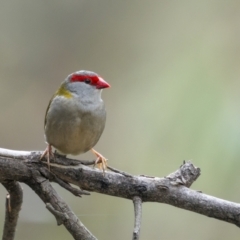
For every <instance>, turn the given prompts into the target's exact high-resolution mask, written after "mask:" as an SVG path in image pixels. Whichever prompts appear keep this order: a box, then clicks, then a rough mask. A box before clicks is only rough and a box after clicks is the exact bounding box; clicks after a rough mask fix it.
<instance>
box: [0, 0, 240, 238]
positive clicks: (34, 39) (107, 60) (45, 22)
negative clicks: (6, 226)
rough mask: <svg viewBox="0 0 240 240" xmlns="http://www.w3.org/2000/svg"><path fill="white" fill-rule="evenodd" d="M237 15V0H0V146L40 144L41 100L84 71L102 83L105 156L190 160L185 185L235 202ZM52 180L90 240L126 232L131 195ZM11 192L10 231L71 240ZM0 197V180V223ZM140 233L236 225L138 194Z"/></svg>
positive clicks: (212, 230) (216, 230)
mask: <svg viewBox="0 0 240 240" xmlns="http://www.w3.org/2000/svg"><path fill="white" fill-rule="evenodd" d="M239 23H240V2H239V1H231V0H229V1H219V0H218V1H216V0H213V1H206V0H203V1H177V0H173V1H157V0H155V1H143V0H138V1H136V0H134V1H107V0H102V1H97V0H93V1H89V0H88V1H80V0H78V1H76V0H75V1H63V0H60V1H30V0H21V1H17V0H12V1H3V0H2V1H1V5H0V30H1V34H0V83H1V85H0V86H1V87H0V109H1V118H0V125H1V127H0V136H1V138H0V147H4V148H10V149H19V150H44V149H45V147H46V145H45V142H44V137H43V119H44V114H45V110H46V107H47V104H48V101H49V99H50V98H51V96H52V94H53V93H54V91H55V90H56V89H57V88H58V86H59V84H60V82H62V81H63V79H64V78H65V77H66V76H67V75H68V74H70V73H71V72H74V71H76V70H80V69H87V70H92V71H95V72H97V73H99V74H100V75H101V76H102V77H103V78H104V79H105V80H106V81H107V82H109V83H110V84H111V86H112V87H111V88H110V89H107V90H104V92H103V98H104V100H105V103H106V107H107V111H108V117H107V124H106V128H105V131H104V134H103V135H102V137H101V139H100V141H99V143H98V144H97V146H96V149H97V150H98V151H100V152H101V153H102V154H103V155H104V156H106V157H107V158H108V159H109V165H111V166H114V167H116V168H119V169H121V170H124V171H127V172H129V173H132V174H146V175H153V176H159V177H161V176H166V175H168V174H169V173H171V172H173V171H175V170H176V169H177V168H178V167H179V166H180V165H181V163H182V161H183V160H189V159H191V160H192V161H193V163H194V164H195V165H196V166H198V167H200V168H201V170H202V175H201V177H200V178H199V179H198V180H197V182H196V183H194V185H193V186H192V188H193V189H197V190H202V191H203V192H205V193H207V194H210V195H214V196H216V197H219V198H224V199H227V200H230V201H235V202H239V201H240V178H239V169H240V161H239V159H240V147H239V146H240V125H239V122H240V109H239V103H240V81H239V80H240V67H239V64H240V24H239ZM78 158H79V159H93V155H91V154H90V153H88V154H85V155H82V156H78ZM54 186H55V187H56V189H57V191H58V192H59V194H60V195H61V196H62V197H63V198H64V199H65V200H66V202H67V203H68V204H69V205H70V206H71V208H72V209H73V210H74V212H75V213H76V214H77V215H78V216H79V218H80V219H81V221H82V222H83V223H84V224H85V225H86V226H87V227H88V228H89V229H90V231H92V232H93V234H94V235H95V236H96V237H97V238H99V239H104V240H112V239H115V240H122V239H131V235H132V230H133V215H134V214H133V206H132V203H131V201H127V200H124V199H118V198H114V197H109V196H105V195H101V194H96V193H93V194H92V195H91V196H84V197H83V198H81V199H80V198H76V197H74V196H72V195H71V194H70V193H68V192H66V191H65V190H63V189H61V188H60V187H59V186H57V185H54ZM23 189H24V204H23V207H22V211H21V213H20V219H19V224H18V228H17V235H16V239H17V240H25V239H36V240H39V239H45V240H51V239H59V240H68V239H72V237H71V236H70V235H69V233H68V232H67V231H66V230H65V228H64V227H63V226H60V227H57V226H56V221H55V219H54V217H53V216H52V215H51V214H50V213H49V212H48V211H47V210H46V209H45V206H44V204H43V203H42V202H41V201H40V200H39V199H38V197H37V196H36V195H35V194H34V193H33V191H32V190H31V189H29V188H28V187H27V186H25V185H23ZM5 195H6V191H5V189H4V188H3V187H1V188H0V196H1V198H0V203H1V207H0V225H1V228H2V225H3V219H4V202H5ZM1 231H2V230H1ZM141 239H143V240H145V239H148V240H149V239H150V240H155V239H164V240H165V239H167V240H168V239H170V240H173V239H194V240H200V239H201V240H202V239H218V240H225V239H231V240H232V239H233V240H234V239H239V229H238V228H237V227H236V226H234V225H231V224H227V223H225V222H221V221H218V220H215V219H210V218H207V217H205V216H201V215H198V214H195V213H192V212H188V211H185V210H181V209H178V208H174V207H172V206H168V205H164V204H156V203H145V204H144V205H143V222H142V230H141Z"/></svg>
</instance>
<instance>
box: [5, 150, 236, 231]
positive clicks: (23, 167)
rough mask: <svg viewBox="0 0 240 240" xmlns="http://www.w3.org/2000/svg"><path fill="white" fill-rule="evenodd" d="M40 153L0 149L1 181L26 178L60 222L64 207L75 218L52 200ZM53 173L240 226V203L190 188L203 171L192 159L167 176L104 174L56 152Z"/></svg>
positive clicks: (87, 185)
mask: <svg viewBox="0 0 240 240" xmlns="http://www.w3.org/2000/svg"><path fill="white" fill-rule="evenodd" d="M40 155H41V153H40V152H19V151H11V150H6V149H0V182H2V181H4V180H5V179H12V180H17V181H21V182H25V183H27V184H28V185H29V186H31V187H32V188H33V189H34V191H35V192H36V193H37V194H38V195H39V196H40V197H41V198H42V199H43V201H44V202H45V203H46V204H47V203H50V204H51V208H52V210H53V211H51V212H52V213H53V214H54V213H55V217H56V218H57V219H58V222H59V221H60V220H59V218H60V219H62V218H61V217H60V216H65V215H64V214H63V215H61V214H59V213H65V212H66V211H63V209H65V208H66V209H68V211H70V215H72V216H73V217H72V218H71V217H70V219H75V220H76V216H75V215H74V214H73V213H72V212H71V210H70V209H69V208H68V206H65V205H64V204H65V203H62V204H63V206H64V207H61V208H59V204H57V202H58V201H60V202H61V201H62V199H58V197H57V200H56V201H55V200H52V195H54V196H55V195H56V192H55V190H54V189H53V188H52V186H51V185H50V183H49V182H48V181H47V180H46V176H45V175H46V174H44V171H45V170H46V169H47V165H46V162H40V161H39V157H40ZM68 163H69V164H68ZM78 163H79V164H78ZM84 163H85V162H84ZM10 166H11V167H10ZM44 169H45V170H44ZM113 170H114V169H113ZM34 171H36V172H37V173H38V175H39V176H38V177H39V178H40V177H42V180H41V181H40V182H38V181H36V179H35V178H33V175H34V176H35V177H36V176H37V174H35V173H34ZM51 174H54V176H56V178H58V179H61V181H63V182H64V183H68V184H74V185H76V186H78V187H80V188H81V189H83V190H86V191H94V192H99V193H103V194H107V195H111V196H116V197H121V198H126V199H130V200H132V199H134V197H139V198H140V199H142V201H143V202H160V203H166V204H170V205H172V206H175V207H179V208H182V209H185V210H190V211H193V212H196V213H200V214H203V215H205V216H208V217H212V218H216V219H219V220H223V221H225V222H229V223H233V224H235V225H237V226H239V227H240V218H239V215H240V204H237V203H233V202H230V201H226V200H223V199H219V198H215V197H212V196H209V195H206V194H204V193H200V192H198V191H194V190H191V189H189V187H190V186H191V184H192V183H193V182H194V181H195V180H196V179H197V178H198V177H199V175H200V169H199V168H196V167H194V166H193V164H192V163H191V162H187V163H184V164H183V165H182V166H180V168H179V169H178V170H177V171H175V172H174V173H172V174H170V175H168V176H167V177H165V178H159V177H149V176H132V175H130V174H123V172H121V171H118V170H116V171H114V172H110V171H106V172H105V175H104V176H103V174H102V171H100V170H98V169H93V168H92V167H88V166H84V165H82V164H80V162H77V160H72V159H68V158H64V157H60V156H57V157H56V159H55V160H54V161H53V162H51ZM31 179H35V181H36V183H38V185H39V187H36V186H37V184H36V183H35V184H33V183H32V182H31ZM49 179H50V181H56V180H55V179H54V178H49ZM43 183H44V185H47V190H48V191H46V189H45V188H44V187H43ZM32 184H33V185H32ZM66 189H67V187H66ZM68 190H69V189H68ZM45 192H46V193H45ZM43 194H45V195H43ZM46 194H47V195H46ZM56 196H57V195H56ZM60 205H61V204H60ZM49 206H50V205H49ZM68 211H67V212H68ZM63 219H65V220H64V221H63V220H61V221H63V222H64V224H65V227H66V228H67V229H68V231H72V230H71V228H70V224H69V222H68V221H67V220H66V219H67V218H65V217H63ZM61 221H60V222H61ZM66 222H68V223H67V224H66ZM68 224H69V225H68Z"/></svg>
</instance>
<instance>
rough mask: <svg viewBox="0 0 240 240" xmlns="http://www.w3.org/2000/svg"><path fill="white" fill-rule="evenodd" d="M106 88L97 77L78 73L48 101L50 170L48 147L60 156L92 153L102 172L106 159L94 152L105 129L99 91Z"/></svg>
mask: <svg viewBox="0 0 240 240" xmlns="http://www.w3.org/2000/svg"><path fill="white" fill-rule="evenodd" d="M109 87H110V85H109V84H108V83H107V82H106V81H105V80H104V79H103V78H101V77H100V76H99V75H98V74H96V73H94V72H91V71H86V70H81V71H77V72H74V73H72V74H70V75H69V76H68V77H67V78H66V79H65V80H64V81H63V82H62V84H61V86H60V88H59V89H58V90H57V92H56V93H55V94H54V95H53V97H52V98H51V100H50V102H49V105H48V107H47V111H46V115H45V124H44V130H45V138H46V142H47V144H48V146H47V148H46V150H45V151H44V152H43V154H42V156H41V159H42V158H43V157H44V156H46V157H47V162H48V168H49V169H50V160H49V159H50V156H53V153H52V146H53V147H54V148H55V149H56V151H57V153H59V154H61V155H67V154H72V155H78V154H81V153H85V152H87V151H89V150H90V149H92V151H93V153H94V154H95V155H96V156H97V159H96V161H95V164H99V165H100V166H101V168H102V169H103V172H104V171H105V169H106V168H107V163H106V161H107V159H106V158H105V157H103V156H102V155H101V154H100V153H98V152H97V151H95V150H94V149H93V147H94V146H95V145H96V143H97V142H98V140H99V138H100V136H101V135H102V132H103V130H104V127H105V122H106V110H105V106H104V102H103V100H102V98H101V93H102V89H104V88H109Z"/></svg>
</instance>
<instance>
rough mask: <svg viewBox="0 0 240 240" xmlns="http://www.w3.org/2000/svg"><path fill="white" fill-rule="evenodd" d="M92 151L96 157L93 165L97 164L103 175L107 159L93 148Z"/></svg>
mask: <svg viewBox="0 0 240 240" xmlns="http://www.w3.org/2000/svg"><path fill="white" fill-rule="evenodd" d="M92 152H93V153H94V154H95V155H96V156H97V159H96V161H95V163H94V165H93V167H95V166H96V165H97V166H98V168H99V169H102V171H103V175H104V174H105V171H106V169H107V159H106V158H105V157H104V156H103V155H102V154H100V153H99V152H97V151H96V150H94V149H93V148H92Z"/></svg>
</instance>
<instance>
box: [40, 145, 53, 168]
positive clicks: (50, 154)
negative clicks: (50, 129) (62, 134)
mask: <svg viewBox="0 0 240 240" xmlns="http://www.w3.org/2000/svg"><path fill="white" fill-rule="evenodd" d="M45 156H46V158H47V164H48V170H49V171H50V158H53V157H54V154H53V152H52V146H51V145H50V144H48V146H47V148H46V149H45V151H44V152H43V154H42V155H41V157H40V160H42V159H43V158H44V157H45Z"/></svg>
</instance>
